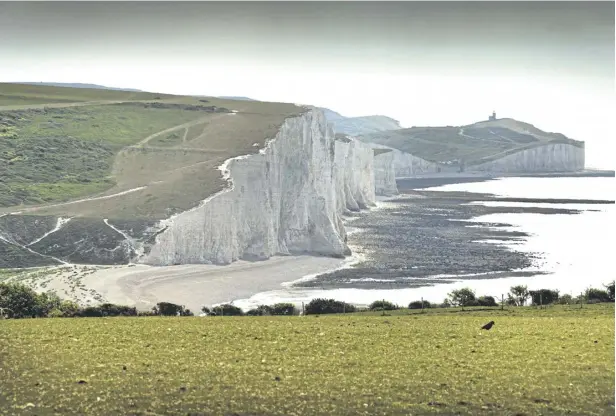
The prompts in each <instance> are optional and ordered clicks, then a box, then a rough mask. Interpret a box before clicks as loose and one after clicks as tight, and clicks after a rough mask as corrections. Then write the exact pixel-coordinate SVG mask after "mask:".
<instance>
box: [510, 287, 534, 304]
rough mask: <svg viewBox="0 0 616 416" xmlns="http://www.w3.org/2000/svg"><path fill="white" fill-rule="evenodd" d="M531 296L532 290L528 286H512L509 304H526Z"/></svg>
mask: <svg viewBox="0 0 616 416" xmlns="http://www.w3.org/2000/svg"><path fill="white" fill-rule="evenodd" d="M529 297H530V292H529V291H528V288H527V287H526V286H524V285H518V286H512V287H511V288H510V289H509V294H508V299H507V304H509V305H512V306H524V305H525V304H526V301H527V300H528V298H529Z"/></svg>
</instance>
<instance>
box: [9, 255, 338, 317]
mask: <svg viewBox="0 0 616 416" xmlns="http://www.w3.org/2000/svg"><path fill="white" fill-rule="evenodd" d="M349 261H350V258H347V259H338V258H330V257H315V256H281V257H273V258H271V259H268V260H264V261H258V262H248V261H237V262H234V263H232V264H230V265H225V266H215V265H178V266H163V267H155V266H148V265H142V264H139V265H127V266H109V267H105V266H83V265H66V266H60V267H55V268H49V269H40V270H38V271H31V272H23V273H21V274H20V276H21V277H19V278H18V279H19V281H21V282H22V283H26V284H28V285H29V286H32V287H33V288H35V289H36V290H37V291H51V292H55V293H56V294H58V295H59V296H60V297H62V298H65V299H71V300H74V301H77V302H79V303H80V304H83V305H95V304H99V303H105V302H110V303H116V304H122V305H130V306H136V307H137V309H138V310H149V309H151V308H152V307H153V306H154V305H155V304H156V303H157V302H162V301H165V302H173V303H177V304H180V305H184V306H186V307H187V308H189V309H191V310H192V311H193V312H195V313H198V311H200V310H201V308H202V307H203V306H212V305H215V304H218V303H223V302H229V301H231V300H233V299H237V298H245V297H250V296H253V295H255V294H257V293H260V292H264V291H271V290H276V289H281V288H282V287H283V286H282V285H283V284H284V283H287V282H290V281H294V280H298V279H301V278H303V277H305V276H307V275H313V274H319V273H324V272H327V271H331V270H333V269H336V268H338V267H341V266H344V265H345V264H346V263H348V262H349Z"/></svg>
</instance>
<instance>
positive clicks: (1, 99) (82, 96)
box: [0, 83, 176, 107]
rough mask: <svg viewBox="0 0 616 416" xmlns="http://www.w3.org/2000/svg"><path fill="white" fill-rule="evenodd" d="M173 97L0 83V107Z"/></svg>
mask: <svg viewBox="0 0 616 416" xmlns="http://www.w3.org/2000/svg"><path fill="white" fill-rule="evenodd" d="M174 97H176V96H174V95H170V94H157V93H151V92H134V91H115V90H103V89H95V88H66V87H55V86H45V85H26V84H13V83H0V107H5V106H6V107H8V106H31V105H40V104H53V103H75V102H88V101H116V100H153V99H155V98H161V99H169V98H174Z"/></svg>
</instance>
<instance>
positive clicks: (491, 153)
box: [361, 118, 584, 165]
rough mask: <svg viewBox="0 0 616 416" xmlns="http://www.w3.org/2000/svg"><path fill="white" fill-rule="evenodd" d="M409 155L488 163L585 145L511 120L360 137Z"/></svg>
mask: <svg viewBox="0 0 616 416" xmlns="http://www.w3.org/2000/svg"><path fill="white" fill-rule="evenodd" d="M361 139H362V140H364V141H367V142H373V143H378V144H382V145H386V146H389V147H393V148H395V149H399V150H401V151H404V152H408V153H411V154H413V155H415V156H418V157H421V158H422V159H425V160H429V161H432V162H440V163H444V162H456V163H459V162H460V161H462V162H463V163H465V164H467V165H473V164H478V163H484V162H489V161H492V160H495V159H498V158H500V157H504V156H507V155H509V154H512V153H516V152H519V151H522V150H526V149H531V148H534V147H538V146H543V145H546V144H556V143H564V144H570V145H573V146H576V147H583V146H584V143H583V142H580V141H577V140H572V139H569V138H567V137H566V136H564V135H563V134H560V133H547V132H544V131H542V130H540V129H538V128H536V127H535V126H533V125H531V124H528V123H524V122H521V121H517V120H513V119H508V118H505V119H498V120H495V121H483V122H479V123H475V124H471V125H468V126H461V127H454V126H447V127H412V128H408V129H399V130H389V131H383V132H376V133H371V134H367V135H364V136H361Z"/></svg>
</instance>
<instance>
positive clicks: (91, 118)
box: [0, 84, 303, 218]
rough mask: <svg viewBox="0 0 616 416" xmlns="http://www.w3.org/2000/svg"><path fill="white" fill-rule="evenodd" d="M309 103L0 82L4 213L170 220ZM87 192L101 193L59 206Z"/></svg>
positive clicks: (218, 185) (207, 192)
mask: <svg viewBox="0 0 616 416" xmlns="http://www.w3.org/2000/svg"><path fill="white" fill-rule="evenodd" d="M302 111H303V109H301V108H299V107H297V106H294V105H292V104H283V103H264V102H258V101H240V100H225V99H218V98H210V97H190V96H176V95H168V94H156V93H147V92H131V91H114V90H98V89H88V88H67V87H50V86H41V85H23V84H0V178H1V180H0V214H2V212H5V213H6V212H14V211H19V210H22V211H24V212H27V213H37V214H50V215H71V216H95V217H99V216H102V215H104V216H106V217H112V218H113V217H131V218H133V217H135V216H142V217H147V218H164V217H166V216H168V215H170V214H172V213H174V212H177V211H182V210H186V209H189V208H191V207H193V206H195V205H197V204H198V202H199V201H201V200H203V199H205V198H206V197H207V196H209V195H211V194H213V193H215V192H217V191H219V190H221V189H222V188H223V187H224V186H225V185H226V184H225V183H224V182H223V180H222V176H221V172H220V171H219V170H218V169H217V167H218V166H219V165H220V164H222V162H223V161H224V160H226V159H228V158H231V157H235V156H238V155H243V154H251V153H255V152H257V151H258V150H259V149H260V148H261V147H263V146H264V144H265V142H266V140H267V139H270V138H273V137H274V136H275V134H276V133H277V130H278V128H279V126H280V125H281V124H282V123H283V121H284V120H285V118H287V117H291V116H294V115H297V114H299V113H301V112H302ZM118 194H119V195H118ZM111 195H118V196H115V197H111V198H109V196H111ZM100 197H106V198H103V199H100ZM89 198H98V199H94V200H90V201H82V202H79V203H71V204H68V205H66V204H64V205H59V206H58V205H56V204H61V203H66V202H71V201H81V200H84V199H89ZM3 207H4V209H3Z"/></svg>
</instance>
